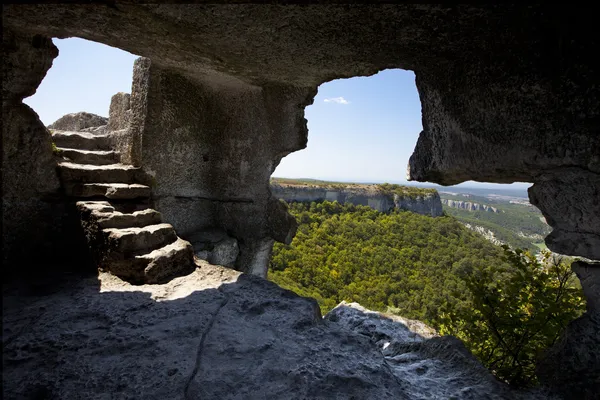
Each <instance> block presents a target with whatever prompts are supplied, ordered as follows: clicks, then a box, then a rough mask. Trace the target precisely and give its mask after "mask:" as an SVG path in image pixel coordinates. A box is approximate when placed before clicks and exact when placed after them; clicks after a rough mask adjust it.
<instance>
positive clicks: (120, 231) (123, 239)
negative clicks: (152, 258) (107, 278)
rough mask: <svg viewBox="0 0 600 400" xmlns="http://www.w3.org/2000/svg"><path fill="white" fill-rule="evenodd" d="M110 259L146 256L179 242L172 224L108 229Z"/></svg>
mask: <svg viewBox="0 0 600 400" xmlns="http://www.w3.org/2000/svg"><path fill="white" fill-rule="evenodd" d="M102 231H103V232H104V234H105V235H106V236H107V242H108V250H109V252H110V253H112V254H107V256H108V257H109V258H110V259H121V260H122V259H127V258H131V257H133V256H135V255H140V254H145V253H148V252H151V251H152V250H155V249H158V248H160V247H163V246H166V245H168V244H171V243H173V242H174V241H176V240H177V235H176V234H175V230H174V229H173V226H171V224H155V225H147V226H144V227H141V228H137V227H128V228H106V229H103V230H102Z"/></svg>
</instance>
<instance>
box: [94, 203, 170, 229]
mask: <svg viewBox="0 0 600 400" xmlns="http://www.w3.org/2000/svg"><path fill="white" fill-rule="evenodd" d="M92 215H93V216H94V217H95V218H96V221H97V223H98V226H99V227H100V228H101V229H107V228H117V229H125V228H141V227H144V226H148V225H157V224H160V223H161V222H162V216H161V214H160V213H159V212H158V211H156V210H153V209H151V208H148V209H146V210H143V211H136V212H134V213H132V214H123V213H120V212H117V211H115V212H92Z"/></svg>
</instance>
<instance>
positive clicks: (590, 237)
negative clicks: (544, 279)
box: [528, 149, 600, 260]
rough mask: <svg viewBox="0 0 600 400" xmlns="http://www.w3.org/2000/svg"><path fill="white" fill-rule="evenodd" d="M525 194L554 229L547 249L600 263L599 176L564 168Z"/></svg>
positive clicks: (542, 178) (548, 239) (548, 238)
mask: <svg viewBox="0 0 600 400" xmlns="http://www.w3.org/2000/svg"><path fill="white" fill-rule="evenodd" d="M598 150H599V152H598V154H600V149H598ZM599 157H600V156H599ZM528 192H529V199H530V201H531V203H532V204H534V205H535V206H537V207H538V208H539V209H540V210H542V214H544V217H545V218H546V221H547V222H548V224H549V225H550V226H551V227H552V228H553V229H554V230H553V231H552V232H551V233H550V235H548V236H547V237H546V239H545V242H546V246H548V248H549V249H551V250H552V251H554V252H556V253H560V254H567V255H580V256H583V257H586V258H589V259H591V260H600V220H599V219H600V173H594V172H591V171H582V170H580V169H575V168H571V169H567V168H564V169H563V170H562V171H561V172H560V173H559V172H556V173H552V174H546V175H544V176H543V177H540V179H539V180H538V181H537V182H536V183H535V184H534V185H533V186H531V187H530V188H529V189H528Z"/></svg>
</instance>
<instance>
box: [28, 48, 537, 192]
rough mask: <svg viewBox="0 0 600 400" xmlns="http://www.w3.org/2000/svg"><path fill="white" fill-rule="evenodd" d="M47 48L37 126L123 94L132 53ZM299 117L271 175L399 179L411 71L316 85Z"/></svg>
mask: <svg viewBox="0 0 600 400" xmlns="http://www.w3.org/2000/svg"><path fill="white" fill-rule="evenodd" d="M54 43H55V45H56V46H57V47H58V48H59V52H60V53H59V56H58V57H57V58H56V59H55V60H54V63H53V66H52V68H51V69H50V70H49V71H48V74H47V75H46V77H45V79H44V80H43V82H42V84H41V85H40V87H39V88H38V91H37V93H36V94H35V95H33V96H32V97H29V98H28V99H26V100H25V103H27V104H29V105H30V106H31V107H32V108H33V109H34V110H35V111H36V112H37V113H38V114H39V116H40V119H41V120H42V122H43V123H44V124H45V125H49V124H51V123H52V122H54V121H55V120H57V119H58V118H60V117H61V116H63V115H64V114H68V113H72V112H78V111H87V112H91V113H94V114H98V115H102V116H108V108H109V105H110V98H111V96H112V95H113V94H115V93H117V92H130V91H131V79H132V69H133V61H134V60H135V59H136V58H137V56H135V55H133V54H130V53H127V52H125V51H122V50H119V49H115V48H112V47H108V46H105V45H102V44H98V43H94V42H89V41H86V40H83V39H76V38H72V39H62V40H61V39H54ZM306 118H307V119H308V129H309V135H308V147H307V148H306V149H304V150H301V151H298V152H295V153H292V154H290V155H288V156H287V157H285V158H284V159H283V160H282V162H281V164H280V165H279V166H278V168H277V170H276V171H275V173H274V174H273V176H278V177H289V178H314V179H324V180H337V181H351V182H390V183H403V182H405V181H406V165H407V163H408V158H409V157H410V155H411V153H412V151H413V149H414V146H415V143H416V141H417V137H418V135H419V132H420V131H421V104H420V101H419V95H418V92H417V88H416V86H415V76H414V74H413V73H412V72H410V71H404V70H397V69H396V70H386V71H382V72H380V73H378V74H376V75H373V76H370V77H357V78H351V79H338V80H335V81H331V82H327V83H324V84H322V85H321V86H320V87H319V92H318V94H317V96H316V98H315V101H314V103H313V105H312V106H309V107H307V108H306ZM460 186H473V187H481V186H484V185H483V184H478V183H475V182H466V183H464V184H462V185H460ZM485 186H486V187H487V186H492V185H489V184H487V185H485ZM506 186H507V185H493V187H506ZM511 186H513V187H514V186H515V185H511ZM516 186H519V187H527V186H528V185H527V184H517V185H516Z"/></svg>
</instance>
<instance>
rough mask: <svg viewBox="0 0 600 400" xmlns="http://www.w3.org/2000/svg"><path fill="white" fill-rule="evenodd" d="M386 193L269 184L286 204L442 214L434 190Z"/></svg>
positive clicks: (368, 187) (365, 188) (376, 189)
mask: <svg viewBox="0 0 600 400" xmlns="http://www.w3.org/2000/svg"><path fill="white" fill-rule="evenodd" d="M394 186H395V188H394V189H395V190H386V189H385V188H384V187H382V186H381V185H357V184H348V185H342V184H335V185H308V184H306V185H305V184H288V183H286V184H283V183H277V182H272V183H271V193H272V194H273V197H275V198H279V199H282V200H285V201H288V202H292V201H297V202H313V201H316V202H319V201H337V202H338V203H342V204H343V203H351V204H354V205H361V206H369V207H371V208H373V209H375V210H377V211H380V212H389V211H390V210H392V209H400V210H407V211H411V212H414V213H417V214H422V215H428V216H431V217H439V216H441V215H443V210H442V203H441V201H440V195H439V194H438V193H437V191H435V190H429V189H425V190H421V189H415V188H409V187H406V188H407V190H406V193H403V192H402V188H403V187H401V186H397V185H394Z"/></svg>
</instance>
